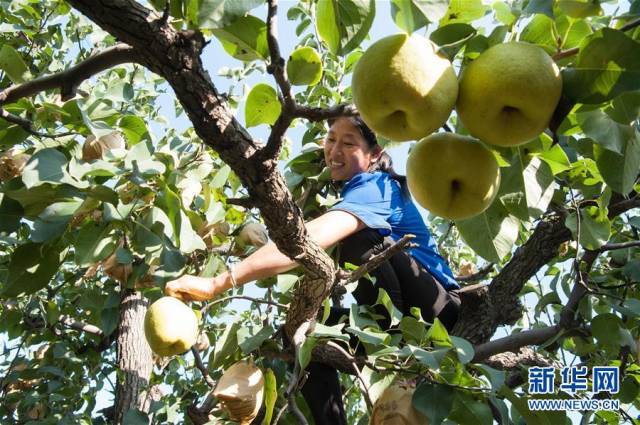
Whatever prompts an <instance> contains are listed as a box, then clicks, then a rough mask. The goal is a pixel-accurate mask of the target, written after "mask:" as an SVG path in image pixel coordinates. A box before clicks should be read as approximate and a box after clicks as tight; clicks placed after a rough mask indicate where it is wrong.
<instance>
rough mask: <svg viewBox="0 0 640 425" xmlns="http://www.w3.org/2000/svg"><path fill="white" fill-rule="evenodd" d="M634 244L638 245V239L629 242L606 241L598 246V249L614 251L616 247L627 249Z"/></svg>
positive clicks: (639, 242) (639, 244)
mask: <svg viewBox="0 0 640 425" xmlns="http://www.w3.org/2000/svg"><path fill="white" fill-rule="evenodd" d="M636 246H640V241H629V242H620V243H608V244H605V245H603V246H601V247H600V249H599V251H600V252H604V251H614V250H616V249H627V248H633V247H636Z"/></svg>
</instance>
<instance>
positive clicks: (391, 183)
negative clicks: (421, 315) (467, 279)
mask: <svg viewBox="0 0 640 425" xmlns="http://www.w3.org/2000/svg"><path fill="white" fill-rule="evenodd" d="M341 198H342V200H341V201H340V202H338V203H337V204H336V205H334V206H333V207H332V208H331V210H340V211H346V212H348V213H350V214H353V215H354V216H356V217H357V218H358V219H360V220H361V221H362V222H363V223H364V224H365V225H366V226H367V227H369V228H371V229H377V230H378V231H379V232H380V234H381V235H382V236H389V235H390V236H391V238H392V239H393V240H394V241H397V240H399V239H400V238H402V237H403V236H404V235H406V234H408V233H411V234H414V235H415V236H416V237H415V239H413V241H412V242H414V243H416V244H417V245H418V246H417V247H416V248H412V249H410V250H409V251H408V252H409V254H410V255H411V256H412V257H413V258H414V259H415V260H416V261H417V262H418V263H420V264H421V265H422V266H423V267H424V268H425V269H426V270H427V271H428V272H429V273H431V275H432V276H433V277H435V278H436V279H437V280H438V282H440V283H441V284H442V286H443V287H444V288H445V289H446V290H451V289H457V288H459V287H460V286H459V285H458V282H456V280H455V278H454V277H453V273H452V272H451V269H450V268H449V265H448V264H447V262H446V261H445V259H444V258H442V257H441V256H440V254H438V247H437V245H436V242H435V240H434V239H433V236H431V233H430V232H429V230H428V229H427V226H426V225H425V223H424V220H423V219H422V216H421V215H420V213H419V212H418V209H417V208H416V206H415V205H414V203H413V202H412V201H411V198H409V197H403V196H402V189H401V188H400V183H399V182H398V181H397V180H394V179H393V178H391V176H390V175H389V174H388V173H384V172H381V171H376V172H374V173H367V172H364V173H360V174H356V175H355V176H353V177H352V178H351V179H350V180H349V181H347V183H346V184H345V185H344V187H343V188H342V192H341Z"/></svg>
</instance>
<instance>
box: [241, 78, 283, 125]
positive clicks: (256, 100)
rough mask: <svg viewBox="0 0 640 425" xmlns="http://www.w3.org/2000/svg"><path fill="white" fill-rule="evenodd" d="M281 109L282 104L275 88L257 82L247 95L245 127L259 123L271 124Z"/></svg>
mask: <svg viewBox="0 0 640 425" xmlns="http://www.w3.org/2000/svg"><path fill="white" fill-rule="evenodd" d="M281 110H282V105H281V104H280V101H279V100H278V95H277V94H276V91H275V89H274V88H273V87H271V86H270V85H268V84H264V83H260V84H257V85H256V86H255V87H253V88H252V89H251V91H250V92H249V95H248V96H247V104H246V106H245V110H244V116H245V120H246V123H247V127H255V126H256V125H260V124H269V125H273V124H274V123H275V122H276V120H277V119H278V117H279V116H280V111H281Z"/></svg>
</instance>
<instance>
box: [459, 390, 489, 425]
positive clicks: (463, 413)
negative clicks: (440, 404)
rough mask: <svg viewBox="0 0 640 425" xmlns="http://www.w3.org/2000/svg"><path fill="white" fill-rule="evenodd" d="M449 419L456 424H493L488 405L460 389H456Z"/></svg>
mask: <svg viewBox="0 0 640 425" xmlns="http://www.w3.org/2000/svg"><path fill="white" fill-rule="evenodd" d="M449 419H450V420H452V421H453V422H454V423H457V424H479V425H491V424H493V415H492V414H491V408H490V407H489V405H488V404H487V403H482V402H480V401H478V400H476V399H475V398H473V397H471V396H470V395H468V394H467V393H465V392H462V391H456V395H455V402H454V407H453V409H452V410H451V413H450V414H449Z"/></svg>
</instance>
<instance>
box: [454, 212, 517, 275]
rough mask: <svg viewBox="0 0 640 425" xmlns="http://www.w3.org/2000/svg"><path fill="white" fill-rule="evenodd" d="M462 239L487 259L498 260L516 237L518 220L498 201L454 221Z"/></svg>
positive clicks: (511, 246)
mask: <svg viewBox="0 0 640 425" xmlns="http://www.w3.org/2000/svg"><path fill="white" fill-rule="evenodd" d="M456 227H457V228H458V230H459V231H460V235H461V236H462V238H463V239H464V241H465V242H466V243H467V245H469V246H470V247H471V249H473V250H474V251H475V252H476V253H477V254H478V255H480V256H481V257H483V258H484V259H486V260H487V261H493V262H496V263H498V262H500V260H501V259H502V258H503V257H504V256H505V255H507V254H508V253H510V252H511V248H513V245H514V244H515V242H516V239H517V238H518V227H519V221H518V219H516V218H515V217H513V216H512V215H510V214H509V212H508V211H507V209H506V208H505V207H504V206H503V205H502V204H501V203H500V202H493V204H491V206H490V207H489V208H488V209H487V210H486V211H484V212H483V213H481V214H478V215H477V216H475V217H472V218H469V219H466V220H460V221H456Z"/></svg>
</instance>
